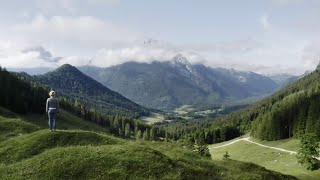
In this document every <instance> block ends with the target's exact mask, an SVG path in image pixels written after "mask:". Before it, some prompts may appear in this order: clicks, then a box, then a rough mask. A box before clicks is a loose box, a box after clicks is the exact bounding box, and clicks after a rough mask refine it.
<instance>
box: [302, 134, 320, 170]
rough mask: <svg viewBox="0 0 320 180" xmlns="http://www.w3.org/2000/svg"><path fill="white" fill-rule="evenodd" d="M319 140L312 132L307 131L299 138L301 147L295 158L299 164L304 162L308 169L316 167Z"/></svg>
mask: <svg viewBox="0 0 320 180" xmlns="http://www.w3.org/2000/svg"><path fill="white" fill-rule="evenodd" d="M319 148H320V146H319V142H318V140H317V137H316V135H315V134H313V133H307V134H305V135H304V136H303V138H302V139H301V148H300V151H299V152H298V155H297V158H298V159H299V161H298V162H299V163H300V164H304V165H305V166H306V167H307V169H308V170H315V169H318V168H319V166H320V162H319V160H318V159H317V158H319V151H320V150H319Z"/></svg>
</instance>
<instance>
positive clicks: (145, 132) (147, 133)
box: [143, 129, 149, 141]
mask: <svg viewBox="0 0 320 180" xmlns="http://www.w3.org/2000/svg"><path fill="white" fill-rule="evenodd" d="M143 140H144V141H148V140H149V129H146V130H145V131H144V132H143Z"/></svg>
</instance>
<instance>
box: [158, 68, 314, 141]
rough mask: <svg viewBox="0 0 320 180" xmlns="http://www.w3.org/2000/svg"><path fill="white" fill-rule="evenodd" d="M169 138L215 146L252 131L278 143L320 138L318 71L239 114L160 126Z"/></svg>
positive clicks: (257, 135)
mask: <svg viewBox="0 0 320 180" xmlns="http://www.w3.org/2000/svg"><path fill="white" fill-rule="evenodd" d="M162 127H163V128H164V129H166V132H167V133H168V136H169V137H171V138H174V139H179V138H187V139H188V140H190V141H193V142H194V141H195V140H196V139H203V140H204V141H205V142H207V143H217V142H221V141H225V140H229V139H232V138H234V137H237V136H239V135H241V134H243V133H245V132H247V131H251V135H252V136H253V137H256V138H259V139H263V140H278V139H284V138H289V137H293V136H294V137H296V138H299V137H302V135H303V134H305V133H315V134H317V136H318V137H319V138H320V70H319V69H317V70H316V71H314V72H312V73H311V74H309V75H308V76H306V77H304V78H302V79H300V80H299V81H297V82H295V83H293V84H290V85H289V86H288V87H286V88H285V89H283V90H281V91H279V92H277V93H275V94H274V95H272V96H270V97H268V98H266V99H264V100H262V101H260V102H258V103H255V104H254V105H252V106H250V107H248V108H246V109H243V110H240V111H238V112H235V113H232V114H230V115H226V116H223V117H220V118H217V119H214V120H206V121H191V122H175V123H171V124H170V125H163V126H162Z"/></svg>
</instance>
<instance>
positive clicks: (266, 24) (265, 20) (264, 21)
mask: <svg viewBox="0 0 320 180" xmlns="http://www.w3.org/2000/svg"><path fill="white" fill-rule="evenodd" d="M259 22H260V24H261V26H262V27H263V28H264V29H270V28H271V27H272V25H271V23H270V21H269V16H268V15H263V16H261V17H260V19H259Z"/></svg>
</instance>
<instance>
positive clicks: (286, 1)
mask: <svg viewBox="0 0 320 180" xmlns="http://www.w3.org/2000/svg"><path fill="white" fill-rule="evenodd" d="M304 1H305V0H272V2H273V3H274V4H276V5H280V6H285V5H290V4H297V3H302V2H304Z"/></svg>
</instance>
